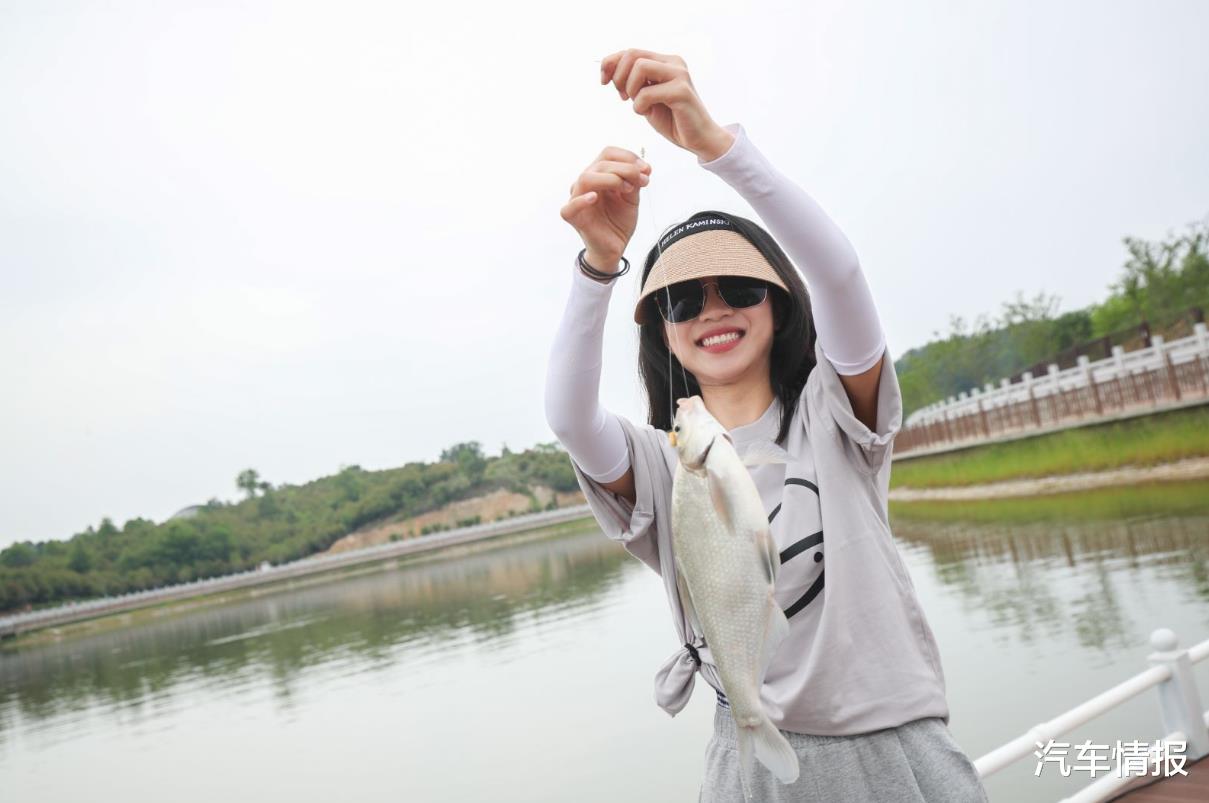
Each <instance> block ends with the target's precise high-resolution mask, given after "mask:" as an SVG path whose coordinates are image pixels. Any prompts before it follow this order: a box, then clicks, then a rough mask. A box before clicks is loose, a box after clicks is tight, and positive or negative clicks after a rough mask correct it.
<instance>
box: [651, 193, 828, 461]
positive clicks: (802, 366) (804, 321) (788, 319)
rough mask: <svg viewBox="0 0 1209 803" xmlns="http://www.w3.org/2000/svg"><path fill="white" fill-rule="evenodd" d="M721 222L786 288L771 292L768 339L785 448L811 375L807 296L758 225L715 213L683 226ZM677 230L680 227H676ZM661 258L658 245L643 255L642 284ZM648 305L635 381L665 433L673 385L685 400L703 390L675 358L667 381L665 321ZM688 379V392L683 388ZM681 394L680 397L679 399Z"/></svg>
mask: <svg viewBox="0 0 1209 803" xmlns="http://www.w3.org/2000/svg"><path fill="white" fill-rule="evenodd" d="M706 217H721V218H725V219H727V220H729V221H730V222H731V224H732V225H733V226H734V227H735V230H736V231H738V232H739V233H740V234H742V235H743V236H744V237H746V238H747V239H748V240H749V241H750V242H751V244H752V245H754V246H755V247H756V248H757V249H759V251H760V253H761V254H763V255H764V258H765V259H767V260H768V263H769V264H770V265H772V268H773V270H775V271H776V272H777V275H778V276H780V277H781V281H783V282H785V286H786V287H788V288H789V292H788V293H786V292H785V291H784V290H782V289H781V288H779V287H775V286H774V287H773V288H772V294H771V298H772V315H773V321H774V324H775V332H774V334H773V338H772V354H771V355H770V361H769V362H770V365H769V381H770V382H771V384H772V392H773V394H774V395H775V396H776V397H777V398H778V399H780V401H781V426H780V429H779V430H778V432H777V442H778V443H780V444H782V445H783V444H784V442H785V437H786V436H787V435H788V434H789V425H790V422H791V421H792V420H793V411H794V408H795V407H796V406H797V400H798V396H799V395H800V394H801V392H802V388H803V387H805V386H806V377H808V376H810V372H811V371H812V370H813V369H814V366H815V358H814V340H815V331H814V315H813V313H812V312H811V309H810V294H809V293H808V292H806V284H805V283H804V282H803V281H802V277H801V275H800V274H799V273H798V270H797V268H795V267H794V266H793V263H792V262H790V261H789V257H787V256H785V252H784V251H782V250H781V246H779V245H777V243H776V241H775V240H774V239H772V235H770V234H769V233H768V232H766V231H765V230H764V229H763V228H762V227H761V226H760V225H759V224H758V223H754V222H752V221H750V220H748V219H747V218H742V217H739V216H738V215H731V214H728V213H726V212H718V211H716V210H713V209H709V210H706V211H704V212H698V213H696V214H695V215H693V216H692V217H690V218H689V219H688V220H685V221H684V223H690V222H692V221H694V220H697V219H698V218H706ZM678 225H680V224H678ZM658 258H659V245H658V243H656V244H655V245H654V246H653V247H652V248H651V250H650V252H648V253H647V257H646V264H645V265H644V266H643V268H642V284H643V285H645V284H646V277H647V275H648V274H649V273H650V272H651V268H652V267H654V265H655V261H656V260H657V259H658ZM645 303H646V304H648V305H650V306H649V309H648V310H647V314H646V315H645V316H644V320H643V323H642V324H641V325H640V327H639V335H638V375H639V376H640V377H641V378H642V384H643V385H644V386H645V387H646V395H647V403H648V405H649V406H650V411H649V413H648V416H649V421H650V424H651V426H653V427H655V428H657V429H663V430H668V429H671V427H672V419H671V407H672V401H673V400H672V399H671V398H670V394H671V393H672V392H673V383H675V385H676V387H675V388H674V392H676V394H677V395H678V396H679V395H683V396H692V395H695V394H700V393H701V386H700V385H698V384H697V378H696V377H695V376H693V375H692V373H691V372H688V371H685V370H684V368H683V367H682V366H681V364H680V361H679V360H678V359H676V355H675V354H672V355H671V369H672V376H671V379H670V380H669V377H668V347H667V344H666V343H665V342H664V339H663V318H662V317H661V316H660V315H659V311H658V310H657V309H656V308H655V299H654V297H653V296H648V297H647V300H646V302H645ZM685 378H687V380H688V382H687V387H685V384H686V383H685ZM680 391H683V393H681V392H680Z"/></svg>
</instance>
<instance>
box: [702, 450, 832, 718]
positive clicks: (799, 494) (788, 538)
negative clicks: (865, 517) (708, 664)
mask: <svg viewBox="0 0 1209 803" xmlns="http://www.w3.org/2000/svg"><path fill="white" fill-rule="evenodd" d="M787 474H788V476H786V475H787ZM752 475H753V479H755V480H756V485H757V486H758V487H759V488H760V496H761V498H762V499H763V500H764V504H765V506H766V507H767V506H768V505H769V503H770V502H773V501H774V500H775V501H776V504H775V505H773V507H772V510H771V511H769V513H768V524H769V528H770V529H771V530H772V536H773V541H774V543H776V545H777V549H778V550H779V553H780V560H781V566H780V568H779V569H778V570H777V581H776V586H775V588H774V589H773V594H774V596H775V597H776V600H777V604H778V605H780V606H781V609H782V610H784V611H785V616H786V618H788V619H789V626H790V628H791V632H792V630H793V629H794V628H795V624H796V625H797V629H800V628H802V627H805V628H807V629H809V628H812V627H813V626H814V622H809V623H805V624H802V623H801V621H800V620H802V619H803V618H804V617H802V616H801V614H802V612H803V611H804V610H806V609H807V607H808V606H809V605H811V604H812V603H813V604H816V605H821V604H822V599H821V595H822V593H823V513H822V507H821V503H820V496H819V486H818V483H817V481H816V476H815V472H814V464H813V460H812V457H811V455H810V454H809V452H807V453H805V454H803V455H802V456H801V457H800V458H799V459H798V460H797V461H795V463H794V465H793V467H792V469H790V468H787V467H785V468H783V470H782V471H781V472H780V473H779V475H778V474H777V472H776V470H775V469H773V468H772V467H766V466H760V467H757V468H756V469H754V470H753V471H752ZM802 475H805V476H802ZM786 504H789V505H791V506H792V508H793V511H794V516H795V517H796V522H795V523H794V524H793V525H792V530H793V531H792V532H790V531H789V529H788V527H787V525H786V522H785V519H783V518H781V517H780V514H781V510H782V508H783V506H784V505H786ZM795 616H797V617H798V618H797V619H796V620H795V618H794V617H795ZM814 621H815V622H817V618H816V619H815V620H814ZM717 697H718V705H721V706H723V707H724V708H729V707H730V702H729V701H728V700H727V699H726V695H724V694H723V693H722V692H720V691H718V692H717Z"/></svg>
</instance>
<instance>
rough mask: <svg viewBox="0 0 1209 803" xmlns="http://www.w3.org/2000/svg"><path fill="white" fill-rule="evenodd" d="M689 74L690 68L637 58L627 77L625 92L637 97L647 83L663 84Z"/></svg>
mask: <svg viewBox="0 0 1209 803" xmlns="http://www.w3.org/2000/svg"><path fill="white" fill-rule="evenodd" d="M687 76H688V70H686V69H684V68H683V67H680V66H678V65H675V64H668V63H667V62H663V61H656V60H654V59H648V58H639V59H637V60H635V62H634V67H633V68H632V69H631V70H630V76H629V78H627V79H626V83H625V94H626V95H627V96H629V97H631V98H636V97H637V96H638V92H639V90H641V89H642V88H643V87H645V86H646V85H647V84H661V83H663V82H665V81H671V80H673V79H675V78H687Z"/></svg>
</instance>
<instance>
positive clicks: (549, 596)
mask: <svg viewBox="0 0 1209 803" xmlns="http://www.w3.org/2000/svg"><path fill="white" fill-rule="evenodd" d="M626 559H627V556H626V554H625V552H624V551H623V550H621V549H620V548H619V547H617V546H616V545H614V544H612V543H611V542H609V541H608V540H607V539H605V538H604V537H602V536H601V534H600V532H599V531H598V530H596V529H595V528H594V527H591V528H588V529H587V530H585V531H583V532H581V533H578V534H575V535H572V536H569V537H564V538H558V539H542V540H537V541H530V542H528V543H523V544H517V545H511V546H505V547H501V548H495V549H490V550H487V551H481V552H477V553H474V554H471V555H467V556H465V557H461V558H458V559H456V560H436V561H434V560H424V561H416V562H413V563H409V564H406V565H404V566H402V567H399V568H397V569H393V570H388V571H383V572H375V573H373V574H369V575H363V576H360V577H355V578H351V579H346V580H340V581H337V582H327V583H323V584H320V585H314V586H311V587H309V588H305V589H302V590H294V591H287V592H285V593H261V594H260V595H258V596H256V597H254V598H250V599H245V600H243V601H240V602H236V603H232V604H223V605H218V606H213V607H204V608H200V609H197V610H192V611H189V612H188V613H187V614H183V615H182V614H177V615H173V616H171V617H170V618H166V619H162V620H158V621H149V622H144V623H141V624H137V625H133V626H131V627H128V628H123V629H117V630H113V631H110V632H106V633H103V634H97V635H91V636H82V637H77V638H71V639H68V640H64V641H62V642H59V643H52V644H45V645H38V646H34V647H29V648H17V649H14V648H12V647H9V648H6V649H5V650H4V652H3V653H0V738H3V733H4V731H6V730H8V728H9V727H10V726H11V724H12V721H13V717H14V714H15V713H16V712H18V711H19V712H20V713H21V715H23V716H24V717H25V718H26V719H32V720H39V719H48V718H52V717H55V716H57V715H60V714H63V713H65V712H71V711H78V710H82V709H84V708H87V707H88V706H91V705H105V706H118V705H120V706H126V707H131V708H134V709H138V708H139V707H140V706H142V705H145V704H147V703H148V702H149V701H151V700H155V699H160V698H162V697H163V696H164V695H165V694H167V693H169V692H171V690H172V688H173V687H174V686H175V685H177V684H179V683H183V682H186V681H187V682H188V683H189V684H191V685H195V684H202V685H205V684H207V683H210V682H213V683H215V684H217V685H221V686H226V687H229V686H234V685H246V684H255V683H259V682H262V681H261V680H258V679H257V676H265V675H267V676H268V677H270V678H271V679H272V683H273V685H274V686H275V687H276V691H277V693H278V695H279V697H280V699H281V700H282V701H283V702H285V703H287V704H288V701H289V697H290V695H289V692H290V685H291V682H292V681H293V679H294V678H295V677H296V676H297V675H299V674H300V673H302V672H303V671H305V670H307V669H308V668H311V667H316V666H319V665H324V664H329V663H331V662H338V661H350V659H352V661H351V662H352V663H354V664H356V665H358V666H359V669H360V670H362V671H363V670H365V669H372V668H373V667H374V666H389V665H392V664H393V662H395V661H396V660H405V661H407V660H415V659H416V657H417V656H421V655H423V654H424V653H425V652H427V651H432V650H433V648H434V646H435V647H436V649H437V650H439V645H440V643H442V642H446V641H450V640H458V639H470V640H473V641H475V642H481V643H487V644H489V645H490V646H491V647H492V648H493V649H503V648H505V647H507V645H508V644H509V643H510V640H511V636H512V634H513V631H514V627H515V622H516V621H517V619H518V618H519V617H522V616H525V615H533V614H535V613H540V615H541V616H542V617H543V618H547V619H548V618H554V617H559V616H565V615H569V614H571V613H572V612H575V611H579V610H581V609H583V608H585V607H589V608H590V607H591V606H592V605H593V604H594V599H595V598H596V597H598V596H599V595H600V594H601V593H602V591H603V590H605V589H607V588H608V587H609V585H610V584H611V583H614V582H616V580H617V577H618V574H619V572H620V570H621V566H622V564H623V561H625V560H626Z"/></svg>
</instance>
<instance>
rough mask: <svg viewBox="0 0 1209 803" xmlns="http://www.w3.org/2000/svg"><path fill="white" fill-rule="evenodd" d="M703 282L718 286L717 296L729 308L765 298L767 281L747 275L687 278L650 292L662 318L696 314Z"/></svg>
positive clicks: (677, 318) (677, 319) (702, 306)
mask: <svg viewBox="0 0 1209 803" xmlns="http://www.w3.org/2000/svg"><path fill="white" fill-rule="evenodd" d="M707 284H712V285H715V286H716V287H717V288H718V295H719V296H721V297H722V300H723V301H724V302H726V305H727V306H728V307H730V308H731V309H744V308H746V307H754V306H756V305H757V304H759V303H760V302H761V301H763V300H764V299H766V298H768V282H765V281H763V280H762V279H753V278H751V277H750V276H719V277H718V278H717V279H715V280H711V281H709V282H705V281H702V280H701V279H689V280H688V281H685V282H676V283H675V284H671V285H668V286H667V287H661V288H659V289H658V290H656V291H655V292H654V293H653V294H652V297H653V298H654V299H655V306H656V307H658V308H659V314H660V315H662V316H663V320H665V321H667V322H668V323H684V322H685V321H691V320H692V319H693V318H696V317H697V316H698V315H700V314H701V310H703V309H705V286H706V285H707Z"/></svg>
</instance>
